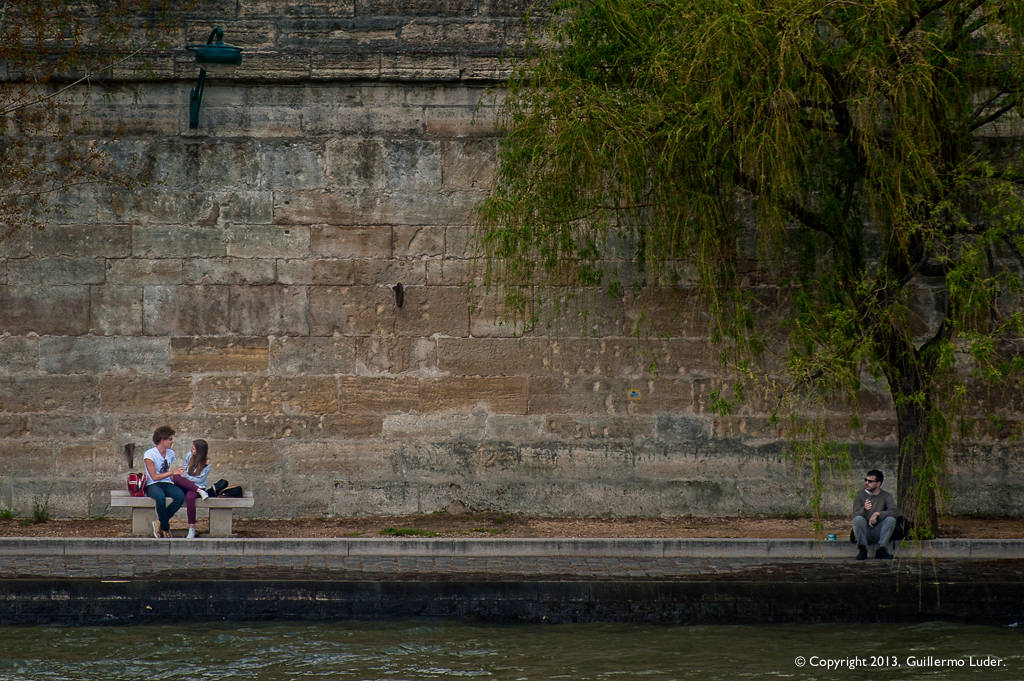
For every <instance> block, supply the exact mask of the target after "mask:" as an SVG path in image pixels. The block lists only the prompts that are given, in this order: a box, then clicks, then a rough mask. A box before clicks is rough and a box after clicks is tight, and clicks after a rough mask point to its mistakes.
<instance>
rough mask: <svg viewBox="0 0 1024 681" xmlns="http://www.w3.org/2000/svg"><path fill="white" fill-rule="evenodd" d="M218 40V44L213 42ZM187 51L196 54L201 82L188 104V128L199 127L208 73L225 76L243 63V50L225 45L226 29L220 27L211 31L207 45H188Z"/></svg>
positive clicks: (190, 96) (193, 89)
mask: <svg viewBox="0 0 1024 681" xmlns="http://www.w3.org/2000/svg"><path fill="white" fill-rule="evenodd" d="M214 38H216V39H217V42H213V39H214ZM185 49H187V50H189V51H190V52H195V53H196V64H198V65H199V82H198V83H196V86H195V87H194V88H192V93H191V94H190V95H189V103H188V127H190V128H198V127H199V105H200V104H202V103H203V86H205V85H206V72H207V71H209V72H210V73H212V74H213V75H215V76H224V75H227V74H229V73H231V72H232V71H234V70H235V69H236V68H238V66H239V64H241V63H242V48H241V47H234V46H233V45H225V44H224V29H223V28H220V27H219V26H218V27H217V28H215V29H213V30H212V31H210V37H209V39H208V40H207V41H206V44H205V45H188V46H186V48H185Z"/></svg>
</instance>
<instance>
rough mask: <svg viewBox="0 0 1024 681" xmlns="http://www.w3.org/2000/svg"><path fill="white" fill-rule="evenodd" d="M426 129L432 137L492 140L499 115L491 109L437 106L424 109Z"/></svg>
mask: <svg viewBox="0 0 1024 681" xmlns="http://www.w3.org/2000/svg"><path fill="white" fill-rule="evenodd" d="M424 117H425V119H426V120H425V121H424V127H425V128H426V134H427V135H428V136H430V137H440V138H442V139H449V138H453V137H454V138H465V137H475V138H481V139H487V140H490V139H491V138H493V137H494V136H495V132H496V124H497V120H498V119H497V114H496V112H495V111H493V110H491V109H486V108H485V109H479V110H475V109H474V108H472V107H452V106H436V107H428V108H426V109H424Z"/></svg>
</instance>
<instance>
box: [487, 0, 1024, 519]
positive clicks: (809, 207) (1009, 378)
mask: <svg viewBox="0 0 1024 681" xmlns="http://www.w3.org/2000/svg"><path fill="white" fill-rule="evenodd" d="M1022 40H1024V2H1020V1H1018V0H1013V1H1010V0H1006V1H997V0H929V1H914V0H845V1H843V2H835V1H834V0H567V1H566V2H564V3H561V4H560V5H558V6H557V7H556V8H555V9H554V12H553V16H552V20H551V21H550V22H548V24H547V29H546V30H545V32H544V33H543V35H539V36H536V39H534V40H533V41H532V43H531V47H532V50H533V51H532V53H531V55H532V56H530V57H528V58H524V59H523V60H522V61H520V62H519V63H518V64H517V66H516V69H515V70H514V73H513V76H512V78H511V79H510V81H509V83H508V96H507V99H506V100H505V102H504V110H503V118H502V127H503V129H502V135H503V137H502V145H501V148H500V152H499V163H498V170H497V175H496V180H495V187H494V189H493V191H492V193H491V195H490V196H489V198H487V199H486V200H485V201H484V202H483V203H482V205H481V206H480V219H479V236H480V239H481V243H482V246H483V249H484V254H485V256H486V262H487V265H488V267H487V275H488V282H489V283H490V284H495V285H500V287H501V290H502V291H504V296H505V305H506V310H507V311H508V313H510V314H513V315H519V316H521V318H522V319H526V320H527V321H530V320H534V321H536V312H535V311H536V310H537V309H540V302H539V299H540V298H543V297H545V296H547V295H548V293H547V292H545V290H544V285H545V284H547V285H551V286H554V285H565V284H569V285H573V286H579V287H587V286H595V285H600V286H602V287H605V288H607V290H608V292H609V293H610V294H612V295H621V294H622V292H623V291H625V292H626V293H627V294H628V291H629V290H630V289H631V288H632V289H633V290H642V289H643V288H644V287H649V286H654V285H660V284H664V283H665V282H666V281H668V282H674V283H675V285H676V286H678V287H680V288H682V289H689V290H692V291H695V292H697V293H699V296H700V299H701V300H702V301H703V305H702V306H701V309H702V310H705V311H706V319H707V321H708V324H709V332H708V336H709V338H710V339H711V342H713V343H716V344H718V345H719V346H720V349H721V350H722V354H721V356H722V358H723V360H725V361H728V362H729V363H730V364H729V366H730V367H731V368H732V369H733V370H734V371H736V372H737V373H736V375H737V376H738V377H740V378H743V379H745V378H748V377H751V376H754V375H758V376H762V377H763V376H770V377H771V378H772V380H774V381H775V382H776V385H782V386H785V390H784V391H783V392H784V393H785V394H786V395H788V396H789V397H793V398H799V399H797V400H791V399H784V398H782V397H778V401H777V402H776V405H775V412H774V414H773V417H777V418H779V419H780V423H781V424H787V423H790V424H797V425H793V427H792V428H790V429H789V430H788V432H789V433H790V434H793V435H794V436H796V437H797V439H798V440H799V439H800V437H802V436H801V435H800V433H803V434H804V435H806V434H807V433H808V432H814V431H813V429H811V430H806V429H801V428H802V427H801V426H799V424H801V423H802V424H804V426H807V425H808V424H809V423H812V422H814V421H815V419H814V418H812V417H811V416H810V415H809V414H808V412H806V411H805V412H803V413H801V412H800V407H799V405H804V407H806V405H807V404H808V403H809V402H808V400H811V399H817V400H821V401H823V402H822V403H824V404H827V405H829V407H830V408H831V409H832V413H837V411H838V412H839V413H841V410H839V409H838V407H837V405H843V404H845V405H848V406H850V405H855V403H856V395H857V391H858V387H859V386H860V385H861V381H863V380H864V378H865V377H868V376H874V377H876V378H877V379H878V380H879V381H882V382H883V385H887V387H888V390H889V392H890V394H891V396H892V403H893V406H894V409H895V415H896V418H897V421H898V441H899V462H898V471H897V475H898V486H899V493H900V497H901V507H902V508H905V509H906V511H907V513H908V515H911V516H912V517H914V519H915V520H917V521H918V526H919V527H920V528H921V529H923V531H924V533H925V534H928V533H930V532H932V531H934V530H935V528H936V526H937V514H936V495H937V493H939V490H940V489H941V484H942V480H943V471H944V469H945V461H946V451H947V449H948V447H949V446H950V442H951V441H952V440H953V439H955V438H956V437H958V436H959V435H964V434H968V433H969V430H970V428H971V426H972V423H973V422H974V421H973V420H972V419H973V417H980V418H985V416H986V414H983V413H974V412H971V411H970V410H965V409H963V408H961V407H963V406H964V404H965V402H964V398H965V396H969V395H970V394H971V391H972V390H974V389H977V388H979V387H980V386H982V385H984V384H985V382H989V383H991V384H994V385H996V386H1002V387H1012V386H1013V385H1015V381H1016V379H1015V378H1014V376H1013V375H1014V374H1015V373H1016V372H1018V371H1019V369H1020V368H1021V360H1020V359H1019V358H1017V356H1016V353H1015V352H1014V344H1013V339H1015V338H1018V337H1020V336H1021V335H1022V334H1021V326H1022V316H1021V311H1022V310H1021V308H1022V304H1021V299H1020V297H1019V291H1020V284H1021V277H1022V267H1024V259H1022V258H1021V252H1022V251H1024V232H1022V220H1024V217H1022V214H1024V213H1022V205H1021V197H1022V194H1021V183H1022V180H1024V167H1022V159H1021V156H1020V154H1019V147H1017V146H1015V141H1014V137H1015V136H1016V135H1017V134H1018V133H1019V132H1020V131H1019V130H1018V124H1019V123H1020V118H1019V108H1020V104H1021V98H1022V96H1024V61H1022V48H1024V45H1022ZM752 225H753V226H752ZM745 230H746V231H747V232H748V233H745ZM751 230H752V231H753V232H754V234H756V244H757V248H756V256H755V263H754V264H753V265H751V264H750V263H749V262H748V263H743V262H741V259H742V258H749V255H748V254H746V253H745V252H741V251H743V249H742V248H741V247H740V242H741V241H743V243H748V242H749V239H748V236H749V232H750V231H751ZM624 257H627V258H628V259H630V260H632V261H633V267H632V269H631V272H632V274H631V275H630V276H629V277H626V276H624V274H623V273H624V272H625V271H626V269H627V268H625V267H622V266H621V263H620V266H618V267H616V266H615V263H616V261H617V260H621V259H622V258H624ZM741 266H742V267H743V268H745V269H744V272H746V274H743V273H741ZM751 267H753V268H754V269H755V270H756V275H757V277H759V278H760V279H761V280H762V281H763V280H764V279H765V278H770V279H771V281H772V282H774V284H775V285H776V286H777V288H778V290H779V291H781V292H782V294H783V297H784V299H785V300H784V303H783V304H781V305H779V306H777V307H776V308H775V309H774V310H773V311H771V313H770V314H769V313H767V312H766V311H763V310H759V309H758V308H756V307H755V300H756V295H755V293H756V292H755V291H754V289H753V288H752V287H750V286H747V285H745V283H744V282H745V279H744V277H745V276H746V277H747V278H748V279H749V274H750V273H749V272H748V271H747V270H749V269H750V268H751ZM923 293H926V294H927V296H925V297H926V298H927V300H925V301H924V305H925V306H926V307H931V308H932V310H933V311H934V310H937V314H935V313H934V312H933V314H932V318H931V323H930V325H929V326H928V327H927V328H921V326H922V323H923V322H922V319H924V320H925V321H927V317H922V315H921V314H920V309H919V308H920V307H921V305H922V300H921V299H922V296H923ZM775 315H780V316H779V317H778V318H777V319H776V318H775ZM742 398H743V395H742V394H741V392H740V391H736V392H733V393H728V394H727V393H723V395H722V399H721V400H720V401H719V403H718V404H719V407H720V408H721V409H726V410H727V409H728V408H729V405H730V403H733V402H735V401H736V400H740V399H742ZM851 408H852V407H851ZM968 417H971V418H968ZM816 432H817V435H816V436H815V437H811V438H810V444H809V445H808V446H810V447H811V448H812V449H814V451H816V452H818V453H819V454H820V453H821V452H826V451H829V446H827V442H826V441H827V440H828V434H827V432H826V431H822V430H818V431H816ZM805 444H807V443H806V442H805ZM815 446H816V448H815Z"/></svg>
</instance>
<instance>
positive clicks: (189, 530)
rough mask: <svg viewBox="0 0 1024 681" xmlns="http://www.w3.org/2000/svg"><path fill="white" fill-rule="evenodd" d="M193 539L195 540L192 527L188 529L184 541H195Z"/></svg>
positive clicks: (194, 529)
mask: <svg viewBox="0 0 1024 681" xmlns="http://www.w3.org/2000/svg"><path fill="white" fill-rule="evenodd" d="M195 538H196V528H194V527H190V528H188V534H187V535H186V536H185V539H195Z"/></svg>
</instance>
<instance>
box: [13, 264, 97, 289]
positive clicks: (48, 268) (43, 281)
mask: <svg viewBox="0 0 1024 681" xmlns="http://www.w3.org/2000/svg"><path fill="white" fill-rule="evenodd" d="M105 273H106V271H105V267H104V264H103V261H102V260H101V259H97V258H65V257H61V258H43V259H40V258H30V259H27V260H11V261H10V262H9V263H7V276H8V278H9V279H10V280H11V281H13V282H17V283H18V284H19V285H23V286H60V285H71V284H102V283H103V281H104V276H105Z"/></svg>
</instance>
